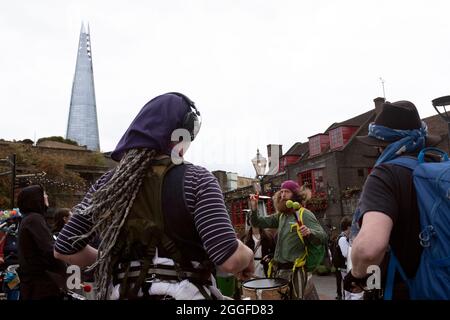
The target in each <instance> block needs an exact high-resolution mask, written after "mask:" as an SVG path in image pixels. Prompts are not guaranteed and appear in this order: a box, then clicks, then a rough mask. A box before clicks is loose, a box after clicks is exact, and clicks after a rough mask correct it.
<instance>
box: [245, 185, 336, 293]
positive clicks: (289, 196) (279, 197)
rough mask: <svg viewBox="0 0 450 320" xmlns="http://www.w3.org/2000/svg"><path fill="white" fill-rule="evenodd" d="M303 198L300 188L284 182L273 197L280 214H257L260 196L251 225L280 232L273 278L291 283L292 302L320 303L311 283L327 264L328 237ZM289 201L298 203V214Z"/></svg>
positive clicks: (252, 201) (253, 199)
mask: <svg viewBox="0 0 450 320" xmlns="http://www.w3.org/2000/svg"><path fill="white" fill-rule="evenodd" d="M303 197H304V195H303V194H302V193H301V190H300V186H299V185H298V184H297V183H296V182H295V181H292V180H287V181H284V182H283V183H282V184H281V188H280V190H279V191H277V192H276V193H275V195H274V196H273V199H274V206H275V208H276V210H277V212H276V213H275V214H272V215H270V216H267V217H262V216H258V212H257V208H258V199H257V196H254V195H252V196H251V197H250V207H251V210H252V214H251V224H252V226H256V227H260V228H277V229H278V231H277V242H276V246H275V253H274V257H273V260H272V262H271V264H270V266H269V272H268V273H269V276H272V277H277V278H284V279H286V280H288V281H290V283H291V298H292V299H303V300H317V299H318V295H317V292H316V289H315V287H314V284H313V282H312V279H311V278H312V271H314V269H315V268H316V267H317V266H318V264H320V263H321V262H322V260H323V257H324V255H325V243H326V241H327V234H326V233H325V231H324V230H323V228H322V226H321V225H320V223H319V222H318V221H317V219H316V217H315V216H314V214H313V213H312V212H311V211H309V210H307V209H305V208H303V207H300V205H299V204H300V203H302V200H303ZM289 200H290V202H291V204H292V202H293V201H296V202H297V204H298V206H299V207H300V209H299V210H298V211H297V209H298V208H297V209H296V208H293V207H292V206H290V205H288V203H289ZM308 252H309V254H308ZM317 252H318V253H317ZM311 258H312V259H311Z"/></svg>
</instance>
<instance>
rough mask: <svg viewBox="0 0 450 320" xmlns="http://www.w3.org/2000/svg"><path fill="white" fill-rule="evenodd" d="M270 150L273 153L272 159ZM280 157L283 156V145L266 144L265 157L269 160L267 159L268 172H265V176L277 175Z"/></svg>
mask: <svg viewBox="0 0 450 320" xmlns="http://www.w3.org/2000/svg"><path fill="white" fill-rule="evenodd" d="M272 150H273V152H274V155H273V156H274V158H273V159H272ZM277 153H278V154H277ZM282 155H283V145H282V144H268V145H267V157H268V158H269V159H268V165H269V171H268V172H267V175H272V174H276V173H278V170H279V168H280V158H281V156H282ZM272 160H273V161H274V163H273V167H272Z"/></svg>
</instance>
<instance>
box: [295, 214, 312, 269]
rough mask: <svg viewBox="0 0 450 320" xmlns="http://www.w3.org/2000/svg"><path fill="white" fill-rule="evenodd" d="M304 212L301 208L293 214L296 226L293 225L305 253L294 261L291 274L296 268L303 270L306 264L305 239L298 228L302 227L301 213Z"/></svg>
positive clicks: (306, 249)
mask: <svg viewBox="0 0 450 320" xmlns="http://www.w3.org/2000/svg"><path fill="white" fill-rule="evenodd" d="M304 211H305V208H304V207H301V208H300V210H299V211H298V216H297V211H295V212H294V217H295V220H296V221H297V224H296V225H294V226H295V227H296V228H297V234H298V237H299V238H300V241H301V242H302V243H303V246H304V247H305V253H304V254H303V255H302V256H301V257H298V258H297V259H295V261H294V266H293V267H292V272H294V271H295V269H296V268H303V267H304V266H305V264H306V257H308V247H307V246H306V243H305V239H303V236H302V233H301V232H300V227H301V226H302V225H303V212H304Z"/></svg>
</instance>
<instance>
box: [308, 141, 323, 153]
mask: <svg viewBox="0 0 450 320" xmlns="http://www.w3.org/2000/svg"><path fill="white" fill-rule="evenodd" d="M320 151H321V150H320V136H315V137H312V138H309V155H310V156H315V155H317V154H320Z"/></svg>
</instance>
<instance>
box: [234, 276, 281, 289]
mask: <svg viewBox="0 0 450 320" xmlns="http://www.w3.org/2000/svg"><path fill="white" fill-rule="evenodd" d="M288 283H289V281H287V280H286V279H282V278H261V279H252V280H247V281H245V282H244V283H242V286H243V287H245V288H248V289H270V288H277V287H282V286H284V285H287V284H288Z"/></svg>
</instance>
